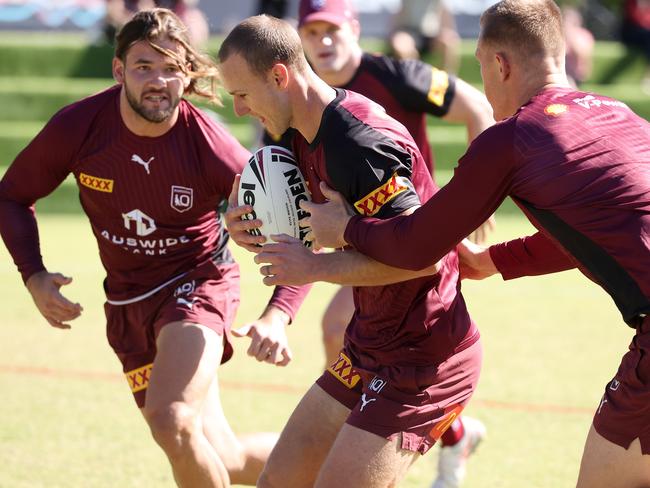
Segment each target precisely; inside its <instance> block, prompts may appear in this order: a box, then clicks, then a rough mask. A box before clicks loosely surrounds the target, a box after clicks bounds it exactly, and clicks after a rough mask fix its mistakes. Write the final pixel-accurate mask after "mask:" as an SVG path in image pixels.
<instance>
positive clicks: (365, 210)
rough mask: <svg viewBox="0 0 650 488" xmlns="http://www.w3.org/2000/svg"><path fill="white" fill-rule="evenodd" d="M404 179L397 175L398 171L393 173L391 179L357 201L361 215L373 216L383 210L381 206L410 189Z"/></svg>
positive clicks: (356, 204)
mask: <svg viewBox="0 0 650 488" xmlns="http://www.w3.org/2000/svg"><path fill="white" fill-rule="evenodd" d="M403 180H404V178H402V177H400V176H397V173H393V176H391V177H390V180H388V181H387V182H386V183H384V184H383V185H381V186H380V187H379V188H377V189H376V190H373V191H371V192H370V193H368V194H367V195H366V196H365V197H363V198H362V199H361V200H359V201H358V202H356V203H355V204H354V208H356V209H357V211H358V212H359V213H360V214H361V215H363V216H365V217H372V216H373V215H375V214H376V213H377V212H379V211H380V210H381V207H383V206H384V205H386V204H387V203H388V202H390V201H391V200H392V199H393V198H395V197H396V196H397V195H399V194H400V193H402V192H403V191H406V190H408V189H409V187H408V185H406V184H405V183H404V181H403Z"/></svg>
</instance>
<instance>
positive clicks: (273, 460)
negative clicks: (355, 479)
mask: <svg viewBox="0 0 650 488" xmlns="http://www.w3.org/2000/svg"><path fill="white" fill-rule="evenodd" d="M349 413H350V410H349V409H348V408H346V407H345V406H344V405H342V404H341V403H339V402H338V401H337V400H335V399H334V398H333V397H331V396H330V395H328V394H327V393H325V391H323V390H322V389H321V387H320V386H318V385H313V386H312V387H311V388H310V389H309V391H307V393H306V394H305V396H304V397H303V398H302V400H301V401H300V403H299V404H298V406H297V407H296V409H295V410H294V412H293V413H292V414H291V417H290V418H289V421H288V422H287V425H286V426H285V427H284V430H283V431H282V433H281V434H280V439H279V440H278V443H277V444H276V446H275V448H274V449H273V451H272V452H271V455H270V457H269V460H268V462H267V464H266V467H265V468H264V471H263V472H262V476H261V477H260V480H259V482H258V484H257V486H258V487H260V488H299V487H305V488H307V487H313V486H314V481H315V480H316V476H317V475H318V471H319V470H320V468H321V465H322V464H323V461H324V460H325V458H326V457H327V454H328V452H329V451H330V448H331V447H332V444H333V443H334V440H335V439H336V436H337V434H338V433H339V430H340V429H341V426H342V425H343V423H344V422H345V419H346V418H347V416H348V415H349ZM355 454H356V453H355ZM348 455H350V453H348ZM348 486H350V485H348ZM356 486H363V485H356Z"/></svg>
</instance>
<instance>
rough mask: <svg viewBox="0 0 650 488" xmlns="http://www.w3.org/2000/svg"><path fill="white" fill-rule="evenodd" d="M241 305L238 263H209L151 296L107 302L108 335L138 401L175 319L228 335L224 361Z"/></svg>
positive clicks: (142, 398)
mask: <svg viewBox="0 0 650 488" xmlns="http://www.w3.org/2000/svg"><path fill="white" fill-rule="evenodd" d="M238 305H239V267H238V266H237V264H234V263H233V264H222V265H218V266H217V265H215V264H213V263H211V262H209V263H206V264H204V265H202V266H200V267H198V268H196V269H194V270H192V271H191V272H189V273H188V274H186V275H185V276H183V277H181V278H179V279H178V280H176V281H174V282H172V283H170V284H169V285H167V286H165V287H163V288H161V289H160V290H159V291H157V292H156V293H155V294H153V295H152V296H150V297H148V298H145V299H143V300H140V301H137V302H133V303H129V304H126V305H112V304H110V303H106V304H105V305H104V310H105V312H106V335H107V337H108V342H109V344H110V345H111V347H112V348H113V351H115V354H117V357H118V358H119V359H120V361H121V363H122V369H123V371H124V375H125V376H126V379H127V381H128V382H129V387H130V388H131V391H132V392H133V396H134V397H135V401H136V403H137V404H138V406H139V407H140V408H142V407H143V406H144V401H145V395H146V389H147V386H148V385H149V375H150V373H151V368H152V367H153V361H154V358H155V357H156V338H157V337H158V334H159V333H160V330H161V329H162V328H163V327H164V326H165V325H166V324H169V323H170V322H177V321H187V322H193V323H197V324H201V325H205V326H206V327H209V328H210V329H212V330H214V331H215V332H216V333H217V334H219V335H221V336H223V338H224V339H223V340H224V348H223V356H222V357H221V362H222V363H225V362H226V361H228V359H230V358H231V357H232V353H233V348H232V345H231V344H230V340H229V337H228V335H229V332H230V325H231V323H232V321H233V319H234V317H235V313H236V311H237V306H238Z"/></svg>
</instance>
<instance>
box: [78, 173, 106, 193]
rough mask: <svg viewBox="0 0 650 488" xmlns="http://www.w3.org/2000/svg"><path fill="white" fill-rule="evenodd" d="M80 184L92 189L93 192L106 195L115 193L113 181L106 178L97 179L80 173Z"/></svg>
mask: <svg viewBox="0 0 650 488" xmlns="http://www.w3.org/2000/svg"><path fill="white" fill-rule="evenodd" d="M79 184H81V185H83V186H85V187H86V188H90V189H91V190H97V191H103V192H104V193H113V180H108V179H106V178H97V177H96V176H90V175H87V174H86V173H79Z"/></svg>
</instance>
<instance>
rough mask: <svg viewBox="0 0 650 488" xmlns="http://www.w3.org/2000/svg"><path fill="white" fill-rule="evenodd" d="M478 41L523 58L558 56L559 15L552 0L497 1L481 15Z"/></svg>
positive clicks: (560, 50) (560, 37) (561, 43)
mask: <svg viewBox="0 0 650 488" xmlns="http://www.w3.org/2000/svg"><path fill="white" fill-rule="evenodd" d="M481 40H482V41H484V42H486V43H488V44H494V45H498V46H503V45H507V46H509V47H511V48H513V49H514V50H515V51H516V52H518V53H519V54H520V55H522V56H523V57H531V56H532V57H537V56H547V55H551V56H561V55H563V53H564V49H565V47H564V31H563V27H562V13H561V11H560V8H559V7H558V6H557V4H556V3H555V2H554V1H553V0H501V1H500V2H498V3H496V4H494V5H492V6H491V7H489V8H488V9H487V10H486V11H485V12H483V15H481Z"/></svg>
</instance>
